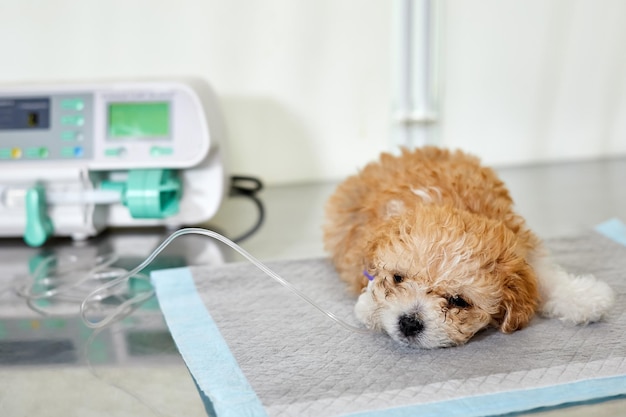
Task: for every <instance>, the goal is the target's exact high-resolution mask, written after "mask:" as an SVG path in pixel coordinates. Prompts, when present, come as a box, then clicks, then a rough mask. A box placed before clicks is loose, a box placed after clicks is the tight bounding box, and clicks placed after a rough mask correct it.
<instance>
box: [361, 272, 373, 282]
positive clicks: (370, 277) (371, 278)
mask: <svg viewBox="0 0 626 417" xmlns="http://www.w3.org/2000/svg"><path fill="white" fill-rule="evenodd" d="M363 275H365V276H366V277H367V279H369V280H370V281H374V277H373V276H372V275H370V274H368V273H367V271H363Z"/></svg>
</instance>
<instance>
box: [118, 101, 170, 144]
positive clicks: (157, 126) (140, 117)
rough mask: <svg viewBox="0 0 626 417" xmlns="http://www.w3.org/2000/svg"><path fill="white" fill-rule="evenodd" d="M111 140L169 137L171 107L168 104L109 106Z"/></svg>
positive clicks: (150, 103) (119, 104) (120, 104)
mask: <svg viewBox="0 0 626 417" xmlns="http://www.w3.org/2000/svg"><path fill="white" fill-rule="evenodd" d="M108 133H109V138H110V139H131V138H154V137H169V134H170V105H169V103H167V102H149V103H111V104H109V120H108Z"/></svg>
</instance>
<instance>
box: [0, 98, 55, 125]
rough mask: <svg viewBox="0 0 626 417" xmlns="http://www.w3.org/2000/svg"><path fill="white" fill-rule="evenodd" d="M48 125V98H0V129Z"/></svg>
mask: <svg viewBox="0 0 626 417" xmlns="http://www.w3.org/2000/svg"><path fill="white" fill-rule="evenodd" d="M48 127H50V99H49V98H47V97H36V98H0V130H21V129H47V128H48Z"/></svg>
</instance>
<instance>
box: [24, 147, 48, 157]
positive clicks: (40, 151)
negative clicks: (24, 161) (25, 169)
mask: <svg viewBox="0 0 626 417" xmlns="http://www.w3.org/2000/svg"><path fill="white" fill-rule="evenodd" d="M24 155H25V156H26V157H27V158H47V157H48V148H43V147H35V148H26V149H25V150H24Z"/></svg>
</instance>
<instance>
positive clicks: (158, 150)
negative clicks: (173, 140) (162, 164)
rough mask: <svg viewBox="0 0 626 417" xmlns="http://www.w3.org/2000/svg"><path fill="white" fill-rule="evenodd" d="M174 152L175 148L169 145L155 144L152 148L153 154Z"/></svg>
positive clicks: (164, 154)
mask: <svg viewBox="0 0 626 417" xmlns="http://www.w3.org/2000/svg"><path fill="white" fill-rule="evenodd" d="M173 153H174V149H172V148H171V147H169V146H153V147H152V148H150V155H151V156H168V155H172V154H173Z"/></svg>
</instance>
